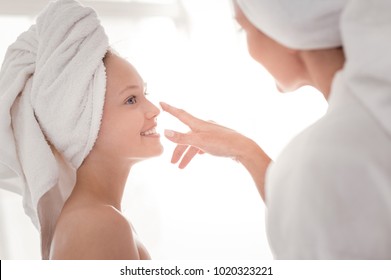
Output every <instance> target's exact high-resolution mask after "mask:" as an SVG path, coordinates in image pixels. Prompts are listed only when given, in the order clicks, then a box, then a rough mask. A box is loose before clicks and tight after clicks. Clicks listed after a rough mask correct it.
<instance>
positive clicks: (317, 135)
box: [266, 0, 391, 259]
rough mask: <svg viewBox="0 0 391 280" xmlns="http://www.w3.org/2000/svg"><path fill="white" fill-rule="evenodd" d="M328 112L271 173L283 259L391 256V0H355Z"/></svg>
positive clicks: (272, 237)
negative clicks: (342, 65) (343, 63)
mask: <svg viewBox="0 0 391 280" xmlns="http://www.w3.org/2000/svg"><path fill="white" fill-rule="evenodd" d="M340 27H341V36H342V42H343V47H344V51H345V55H346V64H345V66H344V68H343V69H342V70H341V71H340V72H339V73H338V74H337V75H336V77H335V78H334V81H333V86H332V90H331V95H330V99H329V109H328V112H327V113H326V115H325V116H324V117H323V118H322V119H321V120H319V121H318V122H316V123H315V124H314V125H312V126H311V127H309V128H308V129H306V130H305V131H304V132H302V133H301V134H300V135H298V136H297V137H296V138H295V139H294V140H293V141H292V142H291V143H290V144H289V145H288V146H287V147H286V148H285V149H284V151H283V152H282V153H281V154H280V156H279V157H278V159H277V160H276V162H275V163H273V164H272V165H271V166H270V167H269V170H268V173H267V178H266V195H267V198H266V202H267V233H268V238H269V242H270V246H271V249H272V251H273V254H274V256H275V258H277V259H391V56H390V51H391V1H389V0H372V1H369V0H365V1H364V0H353V1H350V2H349V3H348V5H347V6H346V8H345V10H344V12H343V14H342V16H341V23H340Z"/></svg>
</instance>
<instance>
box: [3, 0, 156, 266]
mask: <svg viewBox="0 0 391 280" xmlns="http://www.w3.org/2000/svg"><path fill="white" fill-rule="evenodd" d="M0 89H1V91H0V94H1V100H2V102H1V108H0V112H1V113H0V114H1V120H2V121H1V127H0V130H1V132H0V143H1V145H0V146H1V148H0V149H1V150H0V163H1V164H0V171H1V172H0V174H1V176H0V180H1V184H0V185H1V186H2V187H5V188H7V189H9V190H11V191H14V192H17V193H20V194H21V195H23V203H24V207H25V212H26V214H28V215H29V216H30V218H31V219H32V221H33V222H34V224H35V225H36V227H37V228H38V229H39V230H40V233H41V242H42V244H41V245H42V257H43V258H44V259H47V258H51V259H149V258H150V257H149V254H148V252H147V250H146V249H145V248H144V247H143V245H142V244H141V243H140V242H139V241H138V239H137V237H136V235H135V233H134V231H133V228H132V226H131V224H130V222H129V221H127V219H126V218H125V217H124V216H123V215H122V214H121V199H122V195H123V191H124V187H125V183H126V179H127V176H128V174H129V172H130V169H131V167H132V166H133V165H134V164H136V163H137V162H139V161H141V160H143V159H147V158H150V157H154V156H158V155H160V154H161V153H162V151H163V148H162V145H161V143H160V139H159V134H157V133H156V130H155V128H156V125H157V122H156V118H157V116H158V115H159V109H158V108H157V107H155V106H154V105H153V104H152V103H151V102H149V101H148V100H147V99H146V97H145V90H146V89H145V86H144V82H143V80H142V78H141V77H140V75H139V74H138V73H137V71H136V70H135V68H134V67H133V66H132V65H131V64H129V63H128V62H126V61H125V60H124V59H122V58H121V57H119V56H118V55H116V54H114V53H113V52H112V51H110V49H109V44H108V38H107V35H106V33H105V31H104V29H103V27H102V26H101V24H100V22H99V19H98V18H97V15H96V13H95V12H94V10H92V9H90V8H87V7H83V6H81V5H80V4H79V3H78V2H76V1H74V0H60V1H56V2H52V3H50V4H49V5H48V6H47V7H46V9H45V10H44V11H43V12H42V13H41V14H40V15H39V17H38V18H37V21H36V24H34V25H33V26H32V27H31V28H30V29H29V30H28V31H26V32H24V33H22V34H21V35H20V36H19V37H18V39H17V40H16V42H15V43H14V44H12V45H11V46H10V47H9V49H8V51H7V53H6V56H5V59H4V63H3V67H2V69H1V72H0Z"/></svg>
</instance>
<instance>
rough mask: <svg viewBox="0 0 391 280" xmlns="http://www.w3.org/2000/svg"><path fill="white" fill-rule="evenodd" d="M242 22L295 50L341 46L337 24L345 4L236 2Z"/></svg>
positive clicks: (337, 0)
mask: <svg viewBox="0 0 391 280" xmlns="http://www.w3.org/2000/svg"><path fill="white" fill-rule="evenodd" d="M236 1H237V3H238V5H239V7H240V9H241V10H242V12H243V13H244V14H245V16H246V18H247V19H248V20H249V21H250V22H251V23H252V24H253V25H254V26H255V27H256V28H258V29H259V30H260V31H262V32H263V33H265V34H266V35H268V36H269V37H270V38H272V39H273V40H275V41H277V42H279V43H280V44H282V45H284V46H286V47H288V48H291V49H296V50H311V49H325V48H332V47H339V46H341V45H342V41H341V35H340V27H339V21H340V17H341V13H342V11H343V8H344V7H345V6H346V3H347V2H348V0H236Z"/></svg>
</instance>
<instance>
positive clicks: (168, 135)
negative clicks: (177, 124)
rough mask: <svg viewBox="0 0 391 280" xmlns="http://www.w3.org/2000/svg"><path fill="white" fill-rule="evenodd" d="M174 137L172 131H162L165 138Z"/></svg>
mask: <svg viewBox="0 0 391 280" xmlns="http://www.w3.org/2000/svg"><path fill="white" fill-rule="evenodd" d="M174 135H175V132H174V131H172V130H169V129H165V130H164V136H166V137H174Z"/></svg>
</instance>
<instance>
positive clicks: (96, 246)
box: [51, 205, 139, 259]
mask: <svg viewBox="0 0 391 280" xmlns="http://www.w3.org/2000/svg"><path fill="white" fill-rule="evenodd" d="M51 258H54V259H56V258H59V259H139V255H138V250H137V244H136V240H135V238H134V236H133V232H132V227H131V225H130V223H129V222H128V220H127V219H126V218H125V217H124V216H123V215H122V214H121V212H119V211H118V210H117V209H115V208H114V207H112V206H110V205H94V206H86V207H80V208H77V209H69V210H66V211H63V213H62V214H61V216H60V218H59V220H58V223H57V226H56V229H55V234H54V236H53V241H52V246H51Z"/></svg>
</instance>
